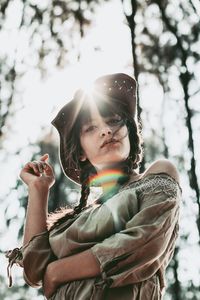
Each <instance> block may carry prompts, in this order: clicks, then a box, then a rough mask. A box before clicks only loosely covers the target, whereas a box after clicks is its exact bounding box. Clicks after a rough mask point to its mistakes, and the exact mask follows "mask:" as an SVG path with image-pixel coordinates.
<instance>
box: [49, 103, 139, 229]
mask: <svg viewBox="0 0 200 300" xmlns="http://www.w3.org/2000/svg"><path fill="white" fill-rule="evenodd" d="M118 104H119V105H116V101H115V103H112V102H111V101H110V102H106V101H100V102H97V107H98V110H99V113H100V114H101V116H102V117H110V116H113V115H116V114H117V115H119V116H120V117H121V118H122V121H123V122H122V123H121V124H120V125H119V127H118V128H117V129H116V131H115V132H114V133H113V135H115V133H116V132H117V131H118V130H119V129H120V128H121V127H122V126H123V125H125V124H126V126H127V128H128V135H129V141H130V153H129V157H128V158H127V159H126V160H125V161H123V162H122V163H121V164H120V169H121V170H122V171H123V172H124V173H125V174H126V175H127V176H126V179H125V181H127V180H128V178H129V177H130V175H131V174H132V172H133V170H134V169H137V168H138V166H139V163H140V162H141V159H142V153H143V151H142V136H141V126H140V123H139V122H137V121H136V120H135V119H134V118H133V117H132V116H131V115H130V114H129V112H127V110H126V108H125V107H123V104H122V103H121V102H119V103H118ZM90 118H91V115H90V111H89V106H88V103H87V101H85V102H84V104H83V106H82V108H81V110H80V112H79V114H78V116H77V119H76V122H75V124H74V127H73V129H72V131H71V136H70V139H69V141H68V146H69V147H68V153H66V155H69V157H70V158H71V159H73V161H74V163H75V165H76V166H77V169H79V170H81V172H80V182H81V197H80V201H79V205H78V206H76V207H75V208H74V209H73V210H72V209H71V210H69V209H66V208H64V209H61V210H58V211H57V212H55V213H53V214H50V215H49V218H48V220H47V225H48V229H53V228H54V227H55V226H56V225H58V224H61V223H63V222H64V221H65V220H67V219H70V218H73V217H74V216H75V214H78V213H80V212H81V210H82V209H83V208H85V207H86V205H87V199H88V196H89V193H90V185H89V181H90V177H91V176H93V175H94V174H96V169H95V168H94V166H93V165H92V164H91V163H90V162H89V161H88V160H86V161H85V162H81V161H80V159H79V158H80V155H81V151H82V149H81V145H80V132H81V127H82V125H83V124H84V123H85V122H86V121H87V120H90ZM123 183H124V180H123V181H120V180H119V182H118V184H119V185H122V184H123Z"/></svg>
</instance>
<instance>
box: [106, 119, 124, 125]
mask: <svg viewBox="0 0 200 300" xmlns="http://www.w3.org/2000/svg"><path fill="white" fill-rule="evenodd" d="M121 123H122V119H121V118H112V119H110V120H108V124H110V125H119V124H121Z"/></svg>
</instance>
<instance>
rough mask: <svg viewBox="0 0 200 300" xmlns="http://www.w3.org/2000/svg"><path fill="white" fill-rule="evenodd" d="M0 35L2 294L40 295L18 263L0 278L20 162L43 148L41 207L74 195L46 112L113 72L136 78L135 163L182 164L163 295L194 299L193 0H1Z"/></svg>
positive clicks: (13, 223) (198, 32)
mask: <svg viewBox="0 0 200 300" xmlns="http://www.w3.org/2000/svg"><path fill="white" fill-rule="evenodd" d="M0 45H1V46H0V83H1V85H0V164H1V167H0V168H1V172H0V266H1V267H0V300H14V299H15V300H28V299H33V300H35V299H43V297H42V296H41V290H40V289H38V290H35V289H32V288H29V287H28V286H27V285H26V284H25V283H24V281H23V278H22V270H21V269H18V268H13V271H12V273H13V279H14V286H13V287H12V288H10V289H8V288H7V284H8V280H7V278H6V259H5V256H4V252H5V251H6V250H8V249H12V248H14V247H17V246H20V245H21V242H22V241H21V239H22V233H23V224H24V218H25V213H26V206H27V189H26V187H25V186H24V184H23V183H22V182H21V181H20V180H19V177H18V174H19V172H20V169H21V168H22V166H23V165H24V164H25V163H26V162H27V161H29V160H34V159H38V158H39V156H40V155H41V154H42V153H46V152H48V153H49V155H50V162H51V164H52V165H53V166H54V169H55V173H56V179H57V180H56V183H55V185H54V187H53V188H52V190H51V195H50V201H49V211H52V210H54V209H56V208H57V207H60V206H64V205H67V204H70V205H72V206H73V205H75V203H76V201H77V199H78V198H79V193H80V190H79V188H78V187H77V186H75V185H73V184H72V183H71V182H70V181H68V180H67V179H66V178H65V177H64V175H63V173H62V171H61V169H60V165H59V161H58V155H57V154H58V149H57V145H58V137H57V133H56V132H55V130H54V129H53V128H52V126H51V124H50V122H51V120H52V119H53V117H54V116H55V114H56V112H57V111H58V109H59V108H60V107H62V105H63V104H65V103H66V101H68V100H70V99H71V98H72V95H73V92H74V91H75V89H76V88H77V87H79V86H80V85H82V84H83V83H85V84H87V83H88V82H90V81H91V80H92V79H94V78H96V77H98V76H100V75H102V74H106V73H112V72H126V73H128V74H130V75H134V76H135V77H136V79H137V80H138V83H139V90H138V96H139V101H138V114H139V118H140V119H141V122H142V127H143V138H144V141H145V143H144V160H143V162H142V164H141V171H142V170H143V169H144V168H146V167H148V164H149V163H150V162H152V161H153V160H155V159H159V158H163V157H166V158H168V159H170V160H171V161H172V162H173V163H174V164H175V165H176V166H177V168H178V170H179V173H180V178H181V186H182V189H183V201H182V209H181V222H180V236H179V239H178V242H177V246H176V250H175V255H174V258H173V260H172V262H171V264H170V266H169V267H168V269H167V281H168V288H167V293H166V295H165V298H164V300H187V299H188V300H189V299H192V300H198V299H200V251H199V250H200V249H199V248H200V188H199V185H200V138H199V136H200V118H199V114H200V101H199V97H200V61H199V58H200V50H199V49H200V2H199V1H198V0H181V1H180V0H162V1H158V0H149V1H144V0H121V1H118V0H111V1H103V0H97V1H90V0H85V1H81V0H79V1H74V0H71V1H70V0H62V1H58V0H43V1H39V0H12V1H11V0H10V1H9V0H1V3H0ZM70 190H72V191H71V192H70Z"/></svg>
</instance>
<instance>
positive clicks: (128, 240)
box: [7, 73, 181, 300]
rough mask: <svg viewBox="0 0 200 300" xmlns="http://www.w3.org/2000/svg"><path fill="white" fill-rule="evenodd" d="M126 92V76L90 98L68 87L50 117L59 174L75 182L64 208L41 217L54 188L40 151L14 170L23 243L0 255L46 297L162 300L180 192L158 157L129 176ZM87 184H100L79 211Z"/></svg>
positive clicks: (132, 137) (131, 138) (131, 147)
mask: <svg viewBox="0 0 200 300" xmlns="http://www.w3.org/2000/svg"><path fill="white" fill-rule="evenodd" d="M136 93H137V91H136V82H135V80H134V79H133V78H131V77H130V76H128V75H126V74H122V73H118V74H111V75H106V76H103V77H100V78H98V79H97V80H96V81H95V82H94V85H93V89H92V91H91V92H90V93H85V92H84V91H83V90H78V91H77V92H76V93H75V95H74V98H73V100H72V101H70V102H69V103H67V104H66V105H65V106H64V107H63V108H62V109H61V110H60V111H59V113H58V115H57V116H56V118H55V119H54V120H53V122H52V124H53V125H54V126H55V127H56V128H57V130H58V132H59V135H60V160H61V166H62V168H63V171H64V173H65V175H66V176H67V177H68V178H70V179H71V180H73V181H75V182H76V183H77V184H81V198H80V203H79V205H78V206H76V207H75V208H74V210H71V211H69V210H67V209H66V210H62V211H60V212H59V213H55V214H53V215H51V216H49V217H48V212H47V204H48V194H49V190H50V188H51V186H52V185H53V184H54V181H55V177H54V173H53V169H52V167H51V166H50V164H49V163H48V154H45V155H43V156H42V157H41V159H40V161H33V162H29V163H27V164H26V165H25V167H24V168H23V169H22V171H21V174H20V176H21V178H22V180H23V181H24V182H25V183H26V184H27V186H28V190H29V199H28V207H27V216H26V223H25V231H24V246H23V247H22V248H21V249H14V250H13V251H10V252H9V253H8V255H7V256H8V257H9V261H10V266H12V264H13V263H19V264H20V265H21V266H23V268H24V278H25V280H26V282H27V283H28V284H29V285H31V286H33V287H39V286H42V287H43V290H44V295H45V296H46V298H47V299H51V300H58V299H59V300H64V299H68V300H70V299H77V300H86V299H91V300H94V299H95V300H97V299H98V300H99V299H102V300H104V299H105V300H117V299H123V300H136V299H140V300H150V299H151V300H152V299H154V300H158V299H162V295H163V291H164V288H165V276H164V274H165V269H166V267H167V265H168V264H169V262H170V260H171V258H172V255H173V251H174V247H175V241H176V238H177V233H178V218H179V204H180V196H181V189H180V186H179V178H178V173H177V170H176V168H175V167H174V165H173V164H172V163H170V162H169V161H168V160H158V161H156V162H154V163H152V164H151V165H150V167H148V169H147V170H146V171H145V172H144V173H138V165H139V163H140V161H141V156H142V150H141V137H140V133H139V129H138V122H137V114H136V104H137V103H136ZM92 186H101V187H102V195H101V196H100V197H99V198H98V199H94V201H93V204H91V205H87V199H88V196H89V193H90V189H91V188H92ZM47 221H48V225H47Z"/></svg>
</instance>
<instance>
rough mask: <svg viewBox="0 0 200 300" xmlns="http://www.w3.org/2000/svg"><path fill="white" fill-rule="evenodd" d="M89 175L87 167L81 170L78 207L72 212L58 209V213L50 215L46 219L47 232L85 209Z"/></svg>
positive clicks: (88, 189) (88, 191) (89, 169)
mask: <svg viewBox="0 0 200 300" xmlns="http://www.w3.org/2000/svg"><path fill="white" fill-rule="evenodd" d="M90 173H91V167H90V168H89V167H88V166H86V167H83V169H81V177H80V181H81V182H82V186H81V198H80V203H79V205H77V206H75V208H74V209H73V210H72V209H68V208H60V209H59V210H58V211H55V212H54V213H52V214H50V215H49V216H48V219H47V227H48V229H49V230H52V229H53V228H54V227H55V226H57V225H60V224H62V223H64V222H65V221H67V220H69V219H72V218H73V217H74V216H75V215H76V214H79V213H80V212H81V210H82V209H83V208H84V207H86V205H87V199H88V196H89V193H90V187H89V176H90Z"/></svg>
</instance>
